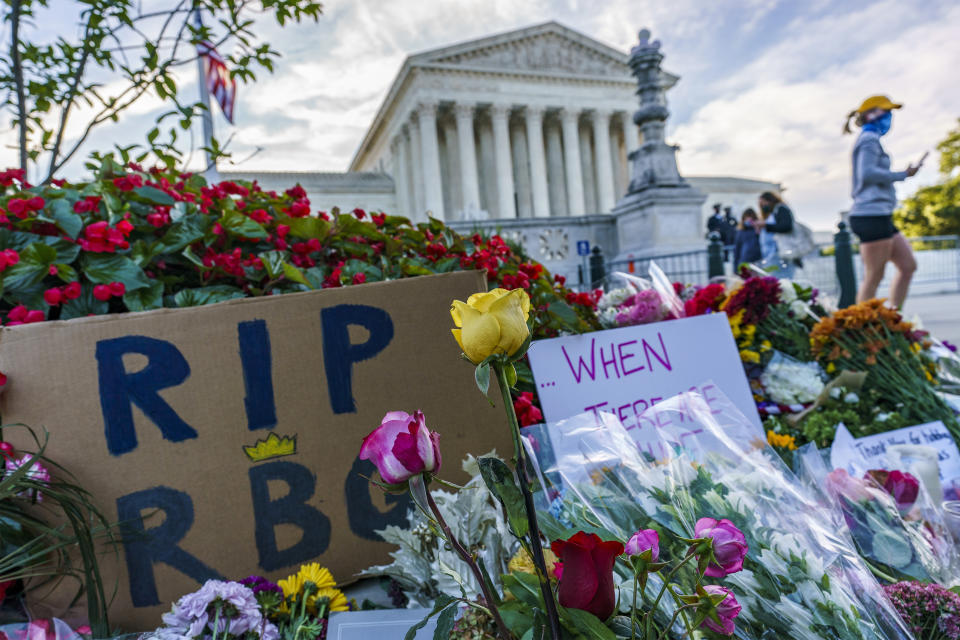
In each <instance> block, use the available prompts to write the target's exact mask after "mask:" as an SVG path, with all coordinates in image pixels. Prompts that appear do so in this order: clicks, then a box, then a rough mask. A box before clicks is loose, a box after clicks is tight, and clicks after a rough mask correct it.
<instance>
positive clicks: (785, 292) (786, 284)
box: [780, 280, 797, 304]
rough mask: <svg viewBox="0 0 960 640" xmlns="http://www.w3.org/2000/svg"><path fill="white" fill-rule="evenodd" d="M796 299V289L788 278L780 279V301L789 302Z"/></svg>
mask: <svg viewBox="0 0 960 640" xmlns="http://www.w3.org/2000/svg"><path fill="white" fill-rule="evenodd" d="M796 299H797V289H796V288H795V287H794V286H793V282H791V281H790V280H781V281H780V302H785V303H788V304H789V303H791V302H793V301H794V300H796Z"/></svg>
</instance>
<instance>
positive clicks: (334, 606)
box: [308, 587, 350, 611]
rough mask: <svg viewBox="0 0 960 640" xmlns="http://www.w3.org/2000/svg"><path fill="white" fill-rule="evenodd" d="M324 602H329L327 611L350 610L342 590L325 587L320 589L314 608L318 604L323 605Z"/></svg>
mask: <svg viewBox="0 0 960 640" xmlns="http://www.w3.org/2000/svg"><path fill="white" fill-rule="evenodd" d="M324 600H326V602H327V611H349V610H350V603H349V602H348V601H347V596H345V595H343V591H340V589H335V588H333V587H324V588H322V589H320V591H319V592H317V595H316V597H315V598H314V602H315V605H314V606H316V604H323V602H324ZM308 606H309V605H308Z"/></svg>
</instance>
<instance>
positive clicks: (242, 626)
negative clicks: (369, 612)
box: [144, 562, 353, 640]
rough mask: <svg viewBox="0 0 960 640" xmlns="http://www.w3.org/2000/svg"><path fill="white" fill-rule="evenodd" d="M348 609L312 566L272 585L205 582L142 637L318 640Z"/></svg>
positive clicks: (324, 573) (327, 577)
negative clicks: (331, 621) (332, 619)
mask: <svg viewBox="0 0 960 640" xmlns="http://www.w3.org/2000/svg"><path fill="white" fill-rule="evenodd" d="M352 606H353V605H352V603H350V602H348V601H347V598H346V596H344V595H343V592H342V591H340V590H339V589H338V588H337V585H336V581H335V580H334V579H333V576H332V575H331V574H330V572H329V571H328V570H327V569H325V568H323V567H321V566H320V565H319V564H317V563H315V562H314V563H311V564H305V565H303V566H301V567H300V569H299V570H298V571H297V573H295V574H293V575H291V576H289V577H287V578H286V579H284V580H280V581H279V582H278V583H276V584H275V583H273V582H271V581H269V580H267V579H266V578H264V577H262V576H249V577H247V578H244V579H243V580H240V581H239V582H233V581H223V580H208V581H207V582H206V583H204V585H203V586H202V587H200V589H199V590H197V591H195V592H194V593H191V594H187V595H185V596H183V597H181V598H180V599H179V600H178V601H177V602H176V603H174V605H173V608H172V609H171V610H170V612H169V613H166V614H164V615H163V626H161V627H159V628H158V629H156V630H154V631H152V632H151V633H148V634H145V636H144V637H145V638H156V639H157V640H180V639H181V638H185V637H186V638H194V639H196V640H218V639H220V640H230V639H231V638H244V640H309V639H317V640H323V638H325V637H326V632H327V620H328V618H329V615H330V613H331V612H336V611H348V610H349V609H350V608H351V607H352Z"/></svg>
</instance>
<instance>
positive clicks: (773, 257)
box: [756, 191, 797, 278]
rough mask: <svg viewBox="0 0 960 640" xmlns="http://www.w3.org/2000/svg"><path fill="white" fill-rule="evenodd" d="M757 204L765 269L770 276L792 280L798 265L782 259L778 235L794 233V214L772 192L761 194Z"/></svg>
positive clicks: (757, 223) (758, 226) (757, 224)
mask: <svg viewBox="0 0 960 640" xmlns="http://www.w3.org/2000/svg"><path fill="white" fill-rule="evenodd" d="M757 204H758V205H759V206H760V212H761V213H760V216H759V218H758V220H757V222H756V227H757V228H758V229H759V230H760V252H761V254H762V255H763V262H762V264H763V267H764V268H765V269H767V270H769V271H770V275H773V276H776V277H778V278H792V277H793V273H794V270H795V269H796V267H797V265H796V263H795V262H794V261H793V260H784V259H781V257H780V247H779V245H778V244H777V235H778V234H789V233H793V212H792V211H790V207H788V206H787V205H786V204H784V202H783V200H781V199H780V196H778V195H777V194H775V193H773V192H772V191H764V192H763V193H761V194H760V198H759V199H758V200H757Z"/></svg>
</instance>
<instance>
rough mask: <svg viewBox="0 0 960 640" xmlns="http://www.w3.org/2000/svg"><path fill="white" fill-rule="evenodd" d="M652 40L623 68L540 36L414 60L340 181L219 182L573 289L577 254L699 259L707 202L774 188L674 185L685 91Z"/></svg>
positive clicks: (581, 45)
mask: <svg viewBox="0 0 960 640" xmlns="http://www.w3.org/2000/svg"><path fill="white" fill-rule="evenodd" d="M649 36H650V34H649V32H647V31H641V33H640V43H639V44H638V45H637V46H636V47H634V48H633V50H632V51H631V52H630V53H629V54H627V53H624V52H622V51H619V50H617V49H614V48H611V47H609V46H607V45H605V44H603V43H601V42H598V41H596V40H594V39H592V38H590V37H587V36H585V35H584V34H582V33H579V32H577V31H574V30H572V29H570V28H567V27H565V26H563V25H560V24H558V23H556V22H548V23H545V24H541V25H536V26H532V27H528V28H524V29H519V30H515V31H510V32H507V33H501V34H497V35H493V36H489V37H485V38H481V39H478V40H472V41H469V42H463V43H460V44H455V45H452V46H447V47H442V48H439V49H433V50H430V51H426V52H423V53H418V54H415V55H411V56H409V57H408V58H407V59H406V61H405V62H404V63H403V66H402V67H401V69H400V71H399V73H398V74H397V76H396V78H395V79H394V81H393V83H392V85H391V86H390V89H389V91H388V93H387V95H386V97H385V99H384V101H383V103H382V104H381V106H380V108H379V110H378V111H377V113H376V116H375V117H374V119H373V122H372V123H371V125H370V127H369V128H368V130H367V132H366V134H365V135H364V137H363V140H362V141H360V143H359V147H358V149H357V151H356V153H355V154H354V157H353V159H352V161H351V163H350V166H349V170H348V172H346V173H341V174H337V173H282V172H279V173H265V172H249V173H247V172H229V173H226V172H225V173H224V177H235V178H256V179H258V180H259V181H260V183H261V184H262V185H263V186H264V187H266V188H275V186H276V187H279V186H289V185H290V184H291V183H292V182H295V181H299V182H300V183H301V184H302V185H303V187H304V188H305V189H306V190H307V193H308V195H309V197H310V199H311V202H312V203H313V208H314V209H320V210H323V209H329V208H332V207H333V206H339V207H341V209H347V210H349V209H353V208H354V207H361V208H364V209H371V210H384V211H388V212H391V213H396V214H400V215H405V216H407V217H409V218H411V219H413V220H415V221H422V220H425V219H426V217H427V215H431V216H433V217H435V218H439V219H441V220H444V221H446V222H447V223H448V224H451V225H452V226H453V227H455V228H458V229H460V230H462V231H469V230H471V229H473V228H476V227H484V228H491V229H497V230H499V231H500V232H501V233H503V234H504V235H507V236H509V237H511V238H512V239H513V240H515V241H517V242H519V243H521V244H522V245H524V247H525V249H526V250H527V252H528V253H529V254H530V255H531V256H532V257H534V258H535V259H537V260H540V261H542V262H544V263H545V264H546V265H547V266H548V268H550V269H551V270H553V271H555V272H557V271H558V272H561V273H567V274H568V275H569V274H570V272H571V270H575V269H576V266H577V264H579V263H580V262H582V261H581V260H579V259H578V257H577V255H576V252H575V250H574V247H576V243H577V242H578V241H587V242H589V243H590V244H591V246H592V245H600V246H602V247H603V249H604V253H606V254H607V255H608V257H615V256H620V257H622V256H623V255H626V254H627V253H628V252H629V255H640V254H643V253H649V252H656V251H662V250H665V249H669V250H677V249H678V248H687V247H695V246H702V244H703V242H704V239H703V238H704V231H705V220H706V216H707V213H708V211H709V210H710V205H711V204H712V203H713V202H714V201H717V200H719V201H720V202H722V203H724V204H734V201H739V202H750V201H753V202H755V200H756V195H757V194H759V192H761V191H765V190H773V191H779V190H780V185H778V184H776V183H769V182H764V181H758V180H749V179H741V178H729V177H718V176H713V177H709V178H684V177H681V176H680V174H679V171H678V170H677V167H676V157H675V155H676V151H677V147H675V146H672V145H670V144H667V143H666V142H665V140H664V131H665V125H666V120H667V118H668V116H669V111H668V109H667V101H666V92H667V91H669V89H670V88H672V87H673V86H674V85H675V84H676V83H677V81H678V80H679V78H678V76H676V75H674V74H671V73H669V72H667V71H664V70H663V69H661V67H660V61H661V60H662V59H663V57H664V56H663V54H662V53H661V52H660V43H659V42H656V41H653V42H650V40H649ZM274 185H275V186H274ZM701 185H702V187H704V188H705V189H708V190H698V186H701ZM736 213H737V214H738V215H739V213H740V211H739V210H737V211H736Z"/></svg>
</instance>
